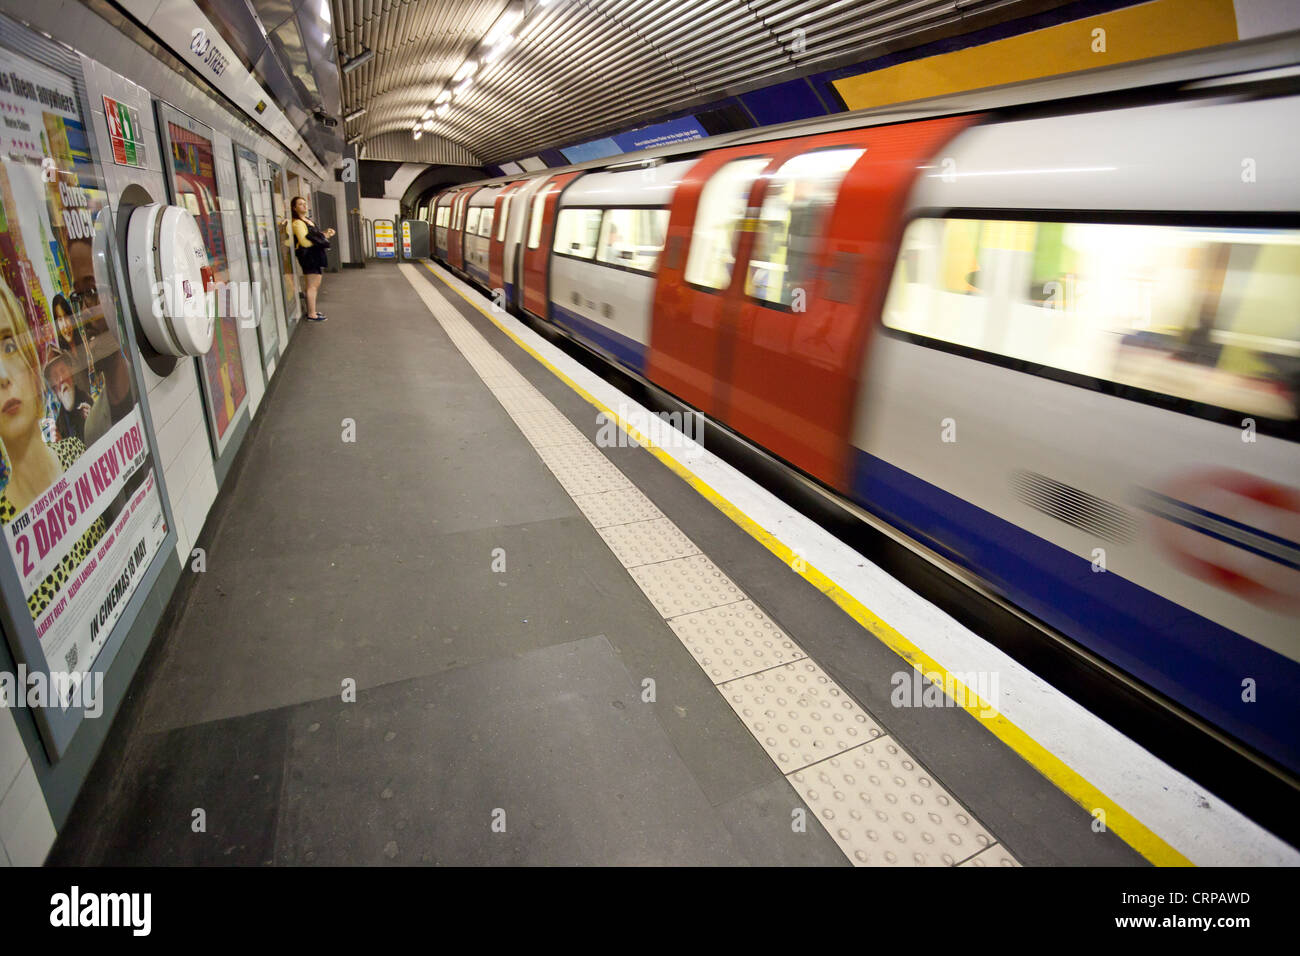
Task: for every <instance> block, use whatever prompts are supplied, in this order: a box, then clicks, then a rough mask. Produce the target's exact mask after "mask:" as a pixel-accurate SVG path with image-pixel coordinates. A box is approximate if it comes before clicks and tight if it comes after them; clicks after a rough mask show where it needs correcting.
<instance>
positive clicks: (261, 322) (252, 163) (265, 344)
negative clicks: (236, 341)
mask: <svg viewBox="0 0 1300 956" xmlns="http://www.w3.org/2000/svg"><path fill="white" fill-rule="evenodd" d="M235 167H236V169H237V170H238V171H239V203H240V206H241V208H242V210H243V214H244V242H245V244H246V245H247V246H248V271H249V275H250V277H251V279H252V281H253V289H254V290H255V291H256V296H255V297H254V298H255V305H256V309H257V336H258V341H259V343H260V344H261V352H262V367H263V368H264V369H265V370H266V378H267V381H270V379H271V375H272V374H273V373H274V371H275V360H276V359H277V358H278V357H279V355H280V343H279V326H280V325H282V324H283V321H284V320H283V318H281V317H280V316H279V314H278V313H279V312H280V310H281V309H282V308H283V303H282V302H281V301H280V292H279V290H278V289H277V288H274V287H276V286H279V285H280V282H281V279H280V276H279V274H278V273H279V268H278V266H277V264H276V261H275V249H274V239H275V235H276V232H275V225H274V222H273V221H272V219H271V196H270V190H269V189H267V188H266V182H265V180H263V179H262V178H261V176H260V175H259V174H258V168H257V154H256V153H254V152H253V151H252V150H250V149H246V148H245V147H243V146H236V147H235ZM277 319H279V321H278V322H277Z"/></svg>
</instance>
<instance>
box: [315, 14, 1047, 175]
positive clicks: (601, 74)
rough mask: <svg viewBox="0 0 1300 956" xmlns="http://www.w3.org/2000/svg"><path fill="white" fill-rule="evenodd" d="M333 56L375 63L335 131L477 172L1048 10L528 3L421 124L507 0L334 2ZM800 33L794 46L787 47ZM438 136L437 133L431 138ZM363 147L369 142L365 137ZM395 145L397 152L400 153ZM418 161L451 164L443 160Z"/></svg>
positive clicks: (365, 70)
mask: <svg viewBox="0 0 1300 956" xmlns="http://www.w3.org/2000/svg"><path fill="white" fill-rule="evenodd" d="M332 3H333V7H334V15H335V24H336V28H337V30H338V43H339V49H340V56H341V58H343V59H346V58H347V57H349V56H351V55H353V54H355V53H356V52H357V51H359V50H360V49H361V48H362V47H363V46H364V47H367V48H369V49H372V50H374V51H375V57H374V58H373V59H372V60H371V61H370V62H369V63H367V64H365V65H364V66H362V67H360V68H359V69H357V70H354V71H353V72H352V73H351V74H349V75H346V76H344V78H343V102H344V112H345V113H346V112H351V111H352V110H354V109H356V108H358V107H362V106H364V107H365V108H366V113H365V114H364V115H363V116H362V117H360V118H359V119H358V120H356V121H354V122H352V123H349V124H348V133H349V135H351V136H357V135H360V136H362V137H364V138H366V139H367V140H368V141H370V142H371V143H372V148H371V151H370V152H369V153H368V155H371V156H375V158H379V157H378V156H377V155H376V154H375V153H374V148H375V145H376V144H378V143H379V142H381V141H382V142H383V143H384V144H385V146H384V149H385V151H386V152H387V153H389V154H390V155H391V157H392V158H394V159H399V158H400V159H405V160H408V161H416V162H418V161H422V160H420V159H417V158H416V156H415V154H416V153H421V154H422V153H425V152H426V151H428V152H430V153H437V154H438V155H442V153H441V152H439V151H440V150H441V149H442V148H443V147H442V146H437V145H435V144H438V143H443V142H444V138H445V140H447V141H450V143H447V144H446V145H450V144H452V143H454V144H459V145H460V147H461V148H462V150H463V151H464V152H463V155H466V156H479V157H482V158H483V159H484V160H485V161H487V162H496V161H499V160H504V159H509V158H512V157H514V156H517V155H519V154H521V153H526V152H536V151H537V150H538V149H542V148H549V147H555V146H559V145H564V144H568V143H574V142H579V141H581V140H583V139H588V138H594V137H595V136H596V135H598V134H599V133H601V132H602V131H604V130H608V129H610V128H611V127H617V126H619V125H626V124H628V123H631V122H635V121H637V120H638V118H640V117H645V116H648V115H654V114H655V113H664V112H668V111H671V110H674V109H680V108H683V107H686V106H689V105H690V104H692V103H701V102H705V101H707V100H709V99H717V98H720V97H722V96H726V95H731V94H734V93H736V92H741V91H744V90H749V89H755V88H757V87H759V86H762V85H765V83H766V82H772V81H774V80H776V79H788V78H790V77H791V76H792V75H795V73H794V72H793V71H795V70H798V71H799V72H800V73H806V72H814V71H815V69H816V68H817V67H818V66H819V64H820V65H821V68H823V69H824V68H825V67H826V65H829V64H832V63H842V62H845V60H846V58H848V57H852V56H853V55H854V54H860V57H859V58H862V59H865V58H867V57H869V56H870V55H873V53H878V52H880V48H881V46H882V44H884V43H887V42H891V41H896V40H898V39H900V38H903V37H907V36H910V35H913V34H916V33H917V32H918V31H924V30H929V29H932V28H933V27H935V26H937V25H941V24H944V23H948V22H956V21H958V20H960V19H961V18H962V17H969V16H970V15H972V14H973V13H978V12H980V11H983V10H988V9H994V8H998V7H1006V8H1007V10H1006V12H1005V13H1004V14H1003V15H1002V16H1001V19H1010V18H1012V17H1013V16H1019V15H1024V14H1026V13H1029V12H1032V11H1033V10H1034V9H1039V8H1043V7H1051V6H1057V5H1059V3H1060V0H1037V2H1035V0H867V2H863V0H831V2H826V0H748V2H742V0H551V2H550V3H549V4H548V5H546V6H541V5H540V4H539V3H538V0H528V8H527V11H528V12H527V16H526V19H525V20H524V21H523V22H522V23H521V24H520V25H519V26H517V27H516V29H515V30H514V34H515V37H516V41H515V43H514V44H513V46H511V47H510V48H509V49H508V50H507V51H506V52H505V54H504V55H503V56H502V57H501V58H500V59H499V60H498V61H497V62H496V63H494V64H491V65H489V66H487V67H485V68H483V69H481V70H480V71H479V73H478V76H477V77H476V80H475V82H474V84H473V86H472V87H471V88H470V89H469V90H468V91H466V94H465V95H464V96H463V97H462V98H459V99H457V100H455V101H454V102H453V104H452V109H451V110H450V111H449V113H448V114H447V116H445V117H444V118H442V119H439V120H436V121H435V126H434V129H433V131H432V133H425V134H424V135H423V136H422V137H421V139H420V140H418V141H416V140H413V139H412V137H411V132H410V131H411V128H412V126H413V125H414V124H415V123H416V122H417V121H418V120H419V119H420V118H421V117H422V115H423V113H424V111H425V110H426V109H427V108H428V107H429V106H430V104H431V101H432V99H433V97H434V96H435V95H436V94H437V92H438V91H439V90H440V89H442V87H443V86H444V85H445V84H447V82H448V81H449V80H450V78H451V75H452V74H453V73H454V72H455V71H456V70H457V69H458V68H459V67H460V65H461V63H462V62H464V60H465V59H466V58H467V57H469V56H471V55H473V54H474V53H475V50H476V48H477V46H478V44H479V42H480V41H481V39H482V38H483V36H484V35H485V34H486V33H487V31H488V30H489V29H490V28H491V27H492V25H493V23H495V22H496V20H497V18H498V17H499V16H500V15H501V13H502V12H503V11H504V10H505V9H506V7H507V0H332ZM800 30H802V31H803V33H802V36H801V40H802V43H803V46H802V49H799V48H797V47H796V45H795V39H796V37H799V36H800V34H798V33H797V32H796V31H800ZM435 134H436V135H435ZM376 137H382V140H381V139H377V138H376ZM403 141H404V142H405V143H406V145H407V146H408V147H409V149H408V150H407V151H406V153H405V154H403V155H397V153H399V152H401V148H400V147H399V144H400V143H401V142H403ZM423 161H426V162H463V161H466V160H463V159H457V160H448V159H444V158H440V159H436V160H433V159H430V160H423Z"/></svg>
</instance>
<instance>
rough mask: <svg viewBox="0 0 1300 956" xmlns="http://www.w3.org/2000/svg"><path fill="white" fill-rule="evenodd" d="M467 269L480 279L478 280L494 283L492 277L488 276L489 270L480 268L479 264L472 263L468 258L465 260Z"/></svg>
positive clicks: (485, 283) (486, 283)
mask: <svg viewBox="0 0 1300 956" xmlns="http://www.w3.org/2000/svg"><path fill="white" fill-rule="evenodd" d="M465 271H466V272H468V273H469V274H470V275H472V276H473V277H474V278H476V279H478V281H479V282H482V283H483V284H484V285H491V284H492V279H491V278H490V277H489V276H488V274H487V270H486V269H480V268H479V267H478V266H476V265H473V264H471V263H470V261H469V260H468V259H466V260H465Z"/></svg>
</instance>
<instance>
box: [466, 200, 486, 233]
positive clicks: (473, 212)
mask: <svg viewBox="0 0 1300 956" xmlns="http://www.w3.org/2000/svg"><path fill="white" fill-rule="evenodd" d="M482 211H483V210H482V209H481V208H480V207H478V206H470V207H469V212H468V213H466V214H465V235H467V236H476V235H478V217H479V213H481V212H482Z"/></svg>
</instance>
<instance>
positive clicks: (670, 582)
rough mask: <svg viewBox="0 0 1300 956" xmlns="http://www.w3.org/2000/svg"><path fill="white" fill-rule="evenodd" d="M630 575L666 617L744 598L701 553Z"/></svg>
mask: <svg viewBox="0 0 1300 956" xmlns="http://www.w3.org/2000/svg"><path fill="white" fill-rule="evenodd" d="M628 573H629V574H631V575H632V578H633V580H635V581H636V583H637V584H638V585H640V587H641V590H642V591H644V592H645V596H646V597H648V598H649V599H650V603H651V604H653V605H654V606H655V609H656V610H657V611H658V612H659V613H660V614H662V615H663V616H664V617H665V618H673V617H677V615H679V614H690V613H691V612H692V611H702V610H704V609H705V608H707V607H718V606H719V605H722V604H734V603H735V602H736V601H742V600H744V598H745V595H744V592H742V591H741V590H740V588H738V587H736V586H735V585H734V584H732V583H731V578H729V577H727V576H726V575H725V574H723V573H722V572H721V571H720V570H718V566H717V565H716V564H714V563H713V562H712V561H710V560H709V559H708V558H706V557H705V556H704V555H702V554H694V555H691V556H690V557H689V558H677V559H676V560H674V561H661V562H659V563H658V564H647V565H644V566H643V567H639V568H629V569H628Z"/></svg>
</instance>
